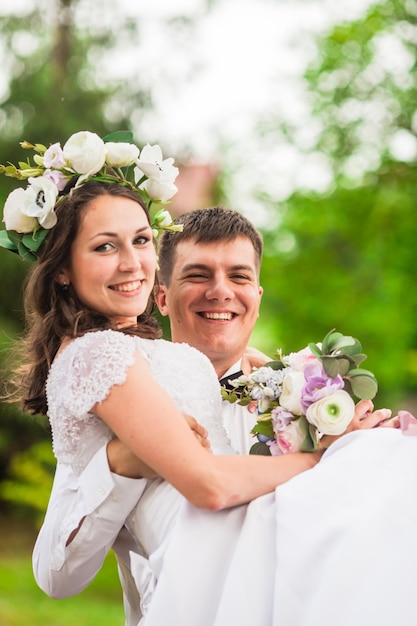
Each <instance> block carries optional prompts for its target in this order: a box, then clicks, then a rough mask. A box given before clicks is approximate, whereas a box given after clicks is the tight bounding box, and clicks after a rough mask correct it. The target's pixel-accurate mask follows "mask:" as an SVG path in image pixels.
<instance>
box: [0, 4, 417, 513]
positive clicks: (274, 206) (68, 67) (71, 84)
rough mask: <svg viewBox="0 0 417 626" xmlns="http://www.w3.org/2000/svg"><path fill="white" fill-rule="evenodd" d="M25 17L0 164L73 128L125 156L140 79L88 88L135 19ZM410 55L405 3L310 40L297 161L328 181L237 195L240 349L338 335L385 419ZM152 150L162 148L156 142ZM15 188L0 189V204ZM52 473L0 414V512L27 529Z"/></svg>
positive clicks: (14, 266)
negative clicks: (249, 306) (246, 277)
mask: <svg viewBox="0 0 417 626" xmlns="http://www.w3.org/2000/svg"><path fill="white" fill-rule="evenodd" d="M30 4H31V5H32V6H31V8H29V9H28V11H27V12H25V13H24V14H20V15H11V14H8V15H3V16H0V33H1V37H0V40H1V44H0V46H1V59H2V64H3V67H4V68H5V69H6V70H7V75H8V76H9V81H8V84H7V88H6V89H5V91H4V94H3V96H4V97H3V99H2V102H1V109H0V163H2V164H5V163H6V162H7V161H9V160H10V161H11V162H14V163H16V162H17V161H18V160H19V159H20V160H21V159H22V158H24V157H25V155H24V154H22V150H21V149H20V147H19V141H21V140H23V139H25V140H28V141H30V142H34V143H36V142H41V143H43V144H46V145H48V144H49V143H53V142H56V141H62V142H64V141H65V140H66V139H67V138H68V137H69V136H70V134H71V133H73V132H76V131H78V130H86V129H89V130H92V131H94V132H96V133H98V134H99V135H101V136H103V135H104V134H107V133H108V132H110V131H112V130H118V129H129V130H132V131H133V132H134V135H135V138H136V140H137V142H138V143H139V142H140V137H141V123H142V119H143V116H144V114H145V112H146V111H149V110H151V109H152V106H153V98H152V91H151V90H150V89H149V86H148V83H147V82H145V81H144V82H143V85H141V83H140V80H135V81H132V82H129V81H125V80H124V79H123V77H122V78H120V79H116V78H115V79H112V80H110V81H109V80H104V74H103V72H105V63H104V64H103V62H102V60H103V58H105V57H106V55H107V56H108V55H109V54H111V50H112V49H113V48H114V46H116V44H119V45H120V42H123V46H124V47H125V48H126V49H130V47H131V46H132V45H134V44H135V42H138V41H140V38H141V28H140V21H136V22H135V21H133V20H131V19H127V18H126V17H124V15H123V12H121V11H117V10H116V9H115V7H113V9H112V6H111V5H110V3H104V4H103V3H101V4H103V6H104V5H106V7H107V10H108V11H113V12H112V13H111V15H112V19H111V21H110V25H109V23H108V24H107V26H103V24H102V23H101V22H100V20H97V23H95V22H94V21H91V20H89V19H84V20H83V19H82V17H83V11H86V10H87V9H86V7H87V5H88V3H86V2H85V0H55V2H50V1H49V0H48V7H46V5H45V3H44V1H43V0H41V1H40V2H38V3H36V7H35V6H33V4H34V3H30ZM212 4H214V2H207V11H209V10H210V6H211V5H212ZM46 8H47V10H46ZM76 16H78V17H77V19H75V17H76ZM83 24H84V26H83ZM166 26H167V27H168V28H171V29H172V31H173V32H174V31H175V32H176V33H177V34H178V33H181V34H182V36H184V35H186V34H187V33H188V34H190V33H192V31H193V28H194V24H193V21H192V20H178V19H176V20H171V21H170V22H169V23H167V24H166ZM388 44H389V45H388ZM387 46H388V47H387ZM416 47H417V2H416V1H415V0H385V1H381V2H377V3H375V4H374V5H372V6H371V7H370V8H368V9H367V12H366V14H365V15H364V16H363V17H362V18H361V19H360V20H358V21H356V22H350V23H343V24H338V25H336V26H335V27H334V28H332V30H331V31H330V32H326V33H325V34H324V35H323V36H322V37H320V38H319V39H318V40H317V41H316V46H315V54H314V55H312V58H311V62H310V64H309V67H308V68H307V71H306V74H305V81H306V85H307V93H308V98H309V102H310V105H311V111H312V116H313V118H314V121H315V124H316V125H317V128H318V129H319V130H318V132H317V133H316V139H315V141H314V142H310V144H309V145H308V147H306V146H305V145H304V146H302V147H300V150H304V151H306V152H309V153H310V154H311V155H312V157H314V156H315V155H317V159H323V158H324V159H326V163H327V166H328V168H329V171H331V182H330V184H329V185H328V186H327V188H326V190H325V191H323V192H322V193H318V192H314V193H313V192H311V191H310V192H307V191H302V190H295V191H293V192H292V193H291V195H289V196H288V197H286V198H285V199H284V200H283V199H282V198H281V199H279V200H277V199H276V198H274V196H273V195H272V194H269V193H267V192H265V189H264V188H262V187H261V186H260V187H259V188H257V185H256V182H254V184H253V189H252V192H253V198H254V201H255V200H256V202H257V203H258V205H259V203H262V206H263V207H264V211H265V212H266V214H267V216H268V218H267V220H266V221H265V220H264V226H263V227H262V228H261V230H262V232H263V235H264V238H265V258H264V262H263V268H262V280H261V282H262V285H263V287H264V290H265V293H264V297H263V302H262V307H261V315H260V320H259V322H258V325H257V328H256V331H255V333H254V336H253V345H256V346H257V347H259V348H261V349H263V350H264V351H266V352H268V353H270V354H271V356H272V354H273V353H274V351H275V350H276V349H277V348H278V347H281V348H282V349H283V350H284V351H285V352H288V351H293V350H298V349H300V348H302V347H304V346H305V345H306V344H307V343H308V342H309V341H313V340H314V341H319V340H321V339H322V338H323V337H324V335H325V334H326V333H327V332H328V331H329V330H330V329H331V328H336V329H337V330H340V331H341V332H343V333H345V334H351V335H354V336H355V337H358V338H359V339H360V340H361V342H362V344H363V348H364V351H365V353H366V354H367V355H368V360H367V362H366V364H365V366H366V367H368V368H369V369H371V370H372V371H373V372H374V373H375V375H376V376H377V378H378V380H379V383H380V392H379V395H378V397H377V399H376V404H377V406H389V407H392V408H393V409H394V410H397V409H398V408H400V407H408V408H411V409H413V408H415V407H416V403H415V400H414V396H415V394H416V389H417V333H416V327H415V319H416V310H417V289H416V260H415V258H416V257H415V245H416V244H415V242H416V240H417V219H416V214H415V202H416V187H417V180H416V167H415V166H416V158H417V147H416V146H417V140H416V132H417V114H416V104H415V103H416V102H417V97H416V96H417V93H416V92H417V69H416ZM387 50H388V53H387ZM390 50H391V51H394V52H393V54H391V53H390V52H389V51H390ZM119 54H120V52H119ZM399 59H400V60H401V62H399ZM129 62H130V63H134V58H133V59H132V57H131V56H129ZM98 68H101V69H100V71H98ZM121 76H123V73H121ZM173 123H175V120H173ZM256 128H257V132H259V135H260V136H263V137H264V138H265V141H266V142H269V143H273V142H274V141H280V140H281V138H282V137H285V138H286V140H287V141H288V142H289V143H293V144H294V145H296V144H297V143H299V141H300V140H299V130H300V129H299V128H297V127H296V126H294V125H293V124H290V123H285V122H283V120H282V119H281V118H280V117H279V116H277V117H276V118H274V116H273V115H271V114H270V113H269V114H268V116H267V117H266V118H265V119H259V123H258V125H257V127H256ZM153 141H154V142H155V143H159V144H160V145H161V146H162V147H163V148H164V138H163V137H159V136H157V135H156V136H155V137H154V140H153ZM242 150H243V146H242ZM174 156H175V155H174ZM226 156H227V155H226ZM181 158H183V157H182V156H179V160H180V161H181ZM260 158H261V155H260ZM223 164H224V165H223V166H222V171H221V172H220V175H219V178H218V181H217V184H216V186H215V189H214V192H213V195H212V198H211V203H212V204H214V203H222V204H224V205H230V200H229V197H228V193H227V189H228V180H229V177H230V176H231V175H232V170H233V167H235V166H236V164H235V163H234V164H232V162H231V163H230V164H229V166H228V164H227V158H226V159H223ZM184 165H185V162H184ZM229 168H230V169H229ZM254 180H256V172H254ZM15 182H16V181H13V180H9V179H7V178H5V177H2V178H1V179H0V202H1V203H4V200H5V198H6V196H7V194H8V193H9V192H10V191H11V189H13V188H14V187H15V186H16V185H15ZM192 208H198V206H196V207H192ZM233 208H235V209H238V210H239V206H233ZM248 217H250V218H252V217H253V218H254V217H255V216H253V215H248ZM254 221H255V223H256V220H255V219H254ZM0 265H1V272H0V284H1V291H2V298H1V301H0V320H1V333H0V367H1V372H2V377H3V379H6V378H7V371H8V368H9V361H8V359H9V357H10V355H13V346H14V342H15V341H16V339H17V338H18V337H19V334H20V333H21V332H22V330H23V319H22V306H21V287H22V283H23V281H24V278H25V275H26V272H27V271H28V266H27V265H26V264H25V263H22V262H21V261H19V259H18V258H17V257H15V256H14V255H12V254H10V253H9V252H7V251H5V250H0ZM53 467H54V462H53V458H52V454H51V450H50V434H49V428H48V424H47V421H46V420H45V419H43V418H37V417H28V416H25V415H22V414H21V413H20V411H19V409H18V408H17V407H14V406H11V405H8V404H6V403H2V404H0V512H1V513H3V515H7V516H14V517H15V518H18V517H19V516H23V517H25V519H28V517H29V518H32V519H33V522H34V524H38V523H39V522H40V521H41V519H42V514H43V511H44V510H45V507H46V503H47V499H48V496H49V489H50V484H51V478H52V473H53Z"/></svg>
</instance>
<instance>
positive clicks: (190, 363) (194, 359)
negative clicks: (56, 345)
mask: <svg viewBox="0 0 417 626" xmlns="http://www.w3.org/2000/svg"><path fill="white" fill-rule="evenodd" d="M136 352H139V353H140V354H141V355H142V356H143V357H144V358H145V359H146V360H147V361H148V363H149V365H150V368H151V372H152V375H153V377H154V379H155V380H156V381H157V382H158V383H159V384H160V386H161V387H163V388H164V389H165V391H166V392H167V393H168V394H169V395H170V396H171V398H172V400H173V401H174V403H175V404H176V406H177V407H178V409H179V410H180V411H181V412H183V413H188V414H189V415H192V416H193V417H195V418H196V419H197V420H198V421H199V422H200V424H202V425H203V426H204V427H205V428H206V429H207V431H208V434H209V439H210V443H211V446H212V450H213V452H214V453H217V454H230V453H232V450H231V447H230V444H229V440H228V437H227V434H226V431H225V429H224V427H223V423H222V420H221V395H220V392H219V384H218V380H217V377H216V373H215V371H214V368H213V366H212V365H211V363H210V361H209V360H208V359H207V357H206V356H204V355H203V354H201V353H200V352H199V351H198V350H196V349H194V348H192V347H190V346H189V345H187V344H176V343H171V342H169V341H165V340H162V339H158V340H151V339H142V338H139V337H132V336H128V335H124V334H123V333H120V332H116V331H111V330H106V331H97V332H92V333H88V334H86V335H84V336H83V337H80V338H77V339H75V340H74V341H73V342H72V343H71V344H69V346H67V347H66V348H65V349H64V350H63V351H62V352H61V353H60V354H59V355H58V356H57V357H56V359H55V361H54V363H53V365H52V367H51V369H50V373H49V376H48V380H47V399H48V416H49V419H50V423H51V428H52V439H53V449H54V454H55V456H56V457H57V459H58V460H59V461H60V462H61V463H64V464H69V465H71V466H72V468H73V470H74V472H75V473H76V474H77V475H79V474H80V473H81V472H82V471H83V470H84V468H85V467H86V465H87V464H88V462H89V461H90V459H91V458H92V457H93V456H94V454H95V453H96V452H97V451H98V450H99V449H100V448H101V447H102V446H103V445H104V444H105V443H106V442H107V441H109V440H110V439H111V438H112V437H113V433H112V432H111V430H110V429H109V428H108V426H107V425H106V424H105V423H104V422H103V421H102V420H101V419H100V418H99V417H98V416H97V415H95V414H94V413H92V412H91V408H92V407H93V406H94V405H95V404H96V403H97V402H100V401H102V400H104V399H105V398H106V396H107V395H108V393H109V391H110V389H111V388H112V387H113V386H114V385H117V384H122V383H123V382H124V381H125V380H126V375H127V371H128V369H129V367H130V366H132V365H133V362H134V358H135V353H136ZM138 384H140V381H138ZM120 419H123V407H122V406H121V407H120ZM139 425H140V407H138V427H140V426H139ZM152 435H153V436H155V437H163V433H161V432H159V431H158V428H157V427H156V429H155V433H153V434H152ZM167 446H169V441H167ZM178 496H179V494H178V493H177V492H176V491H175V489H173V488H172V487H171V486H170V485H168V484H167V483H165V482H163V481H160V480H156V481H149V485H148V487H147V489H146V490H145V493H144V495H143V496H142V499H141V501H140V504H139V508H138V510H137V512H136V514H135V513H133V514H132V516H131V519H130V521H129V527H130V529H131V531H132V532H133V533H134V534H135V535H136V536H137V537H138V540H139V542H140V543H141V545H142V546H143V547H144V549H145V552H147V553H149V552H150V551H152V550H153V549H154V548H155V547H157V545H158V544H159V543H160V541H161V537H163V536H164V535H165V532H166V529H167V526H168V525H169V523H170V519H171V518H172V517H173V515H174V513H175V511H176V503H177V502H178V501H179V500H180V498H179V497H178ZM142 500H143V501H142ZM139 514H140V515H139Z"/></svg>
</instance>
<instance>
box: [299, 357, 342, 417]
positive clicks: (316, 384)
mask: <svg viewBox="0 0 417 626" xmlns="http://www.w3.org/2000/svg"><path fill="white" fill-rule="evenodd" d="M304 377H305V379H306V384H305V385H304V387H303V390H302V392H301V406H302V408H303V411H304V413H305V412H306V411H307V409H308V407H309V406H310V405H311V404H314V402H317V401H318V400H321V399H322V398H324V397H325V396H329V395H331V394H332V393H334V392H335V391H338V390H339V389H343V387H344V382H343V378H342V377H341V376H340V375H339V374H338V375H337V376H336V377H335V378H329V376H327V374H326V372H325V371H324V368H323V366H322V365H321V363H317V362H316V363H312V364H311V365H307V366H306V368H305V369H304Z"/></svg>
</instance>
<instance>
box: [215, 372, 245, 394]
mask: <svg viewBox="0 0 417 626" xmlns="http://www.w3.org/2000/svg"><path fill="white" fill-rule="evenodd" d="M242 375H243V372H242V370H239V371H238V372H235V373H234V374H230V375H229V376H225V377H224V378H220V380H219V383H220V385H221V386H222V387H226V389H227V390H228V391H233V389H234V387H233V385H231V384H230V381H231V380H233V379H234V378H239V376H242Z"/></svg>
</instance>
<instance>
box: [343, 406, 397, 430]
mask: <svg viewBox="0 0 417 626" xmlns="http://www.w3.org/2000/svg"><path fill="white" fill-rule="evenodd" d="M399 425H400V421H399V418H398V416H397V415H396V416H394V417H392V411H391V410H390V409H377V410H376V411H374V404H373V402H372V401H371V400H361V401H360V402H358V404H357V405H356V407H355V415H354V417H353V420H352V421H351V423H350V425H349V428H348V429H347V432H351V431H352V430H364V429H368V428H399Z"/></svg>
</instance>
